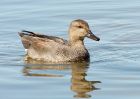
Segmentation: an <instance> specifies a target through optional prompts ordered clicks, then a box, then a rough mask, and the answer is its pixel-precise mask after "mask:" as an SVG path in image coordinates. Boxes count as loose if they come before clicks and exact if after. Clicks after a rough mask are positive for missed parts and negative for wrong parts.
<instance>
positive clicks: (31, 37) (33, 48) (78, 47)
mask: <svg viewBox="0 0 140 99" xmlns="http://www.w3.org/2000/svg"><path fill="white" fill-rule="evenodd" d="M19 35H20V37H21V41H22V43H23V46H24V48H25V50H26V51H27V54H26V59H27V60H28V59H34V60H43V61H46V62H76V61H78V62H79V61H89V53H88V50H87V49H86V48H85V46H84V42H83V41H84V38H85V37H88V38H90V39H93V40H95V41H99V40H100V38H98V37H97V36H95V35H94V34H93V33H92V32H91V30H90V28H89V25H88V23H87V22H86V21H84V20H81V19H78V20H74V21H72V22H71V24H70V27H69V40H68V41H67V40H64V39H62V38H59V37H55V36H47V35H42V34H38V33H34V32H30V31H26V30H23V31H22V32H19Z"/></svg>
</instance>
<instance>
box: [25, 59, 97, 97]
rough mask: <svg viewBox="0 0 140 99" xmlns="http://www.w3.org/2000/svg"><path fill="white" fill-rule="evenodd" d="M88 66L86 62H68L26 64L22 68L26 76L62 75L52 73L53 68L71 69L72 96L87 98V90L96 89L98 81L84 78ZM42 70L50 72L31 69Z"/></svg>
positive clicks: (88, 95) (59, 69)
mask: <svg viewBox="0 0 140 99" xmlns="http://www.w3.org/2000/svg"><path fill="white" fill-rule="evenodd" d="M88 68H89V64H88V63H87V62H83V63H71V64H70V63H69V64H63V65H62V64H61V65H60V64H59V65H56V64H55V65H54V64H49V65H41V64H40V65H31V64H30V65H26V66H25V67H24V69H23V73H24V75H26V76H46V77H63V75H60V74H54V73H55V72H53V71H55V70H57V71H61V70H62V71H63V70H70V69H71V70H72V73H71V75H72V77H71V90H72V91H74V92H75V93H76V95H74V97H79V98H89V97H91V95H90V94H88V92H91V91H93V90H97V88H96V87H95V84H96V83H100V81H88V80H86V79H85V77H86V76H87V74H86V71H87V69H88ZM36 70H38V71H44V70H50V71H52V72H53V73H52V72H51V73H46V72H45V73H38V72H37V73H36V72H33V71H36Z"/></svg>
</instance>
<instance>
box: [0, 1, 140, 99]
mask: <svg viewBox="0 0 140 99" xmlns="http://www.w3.org/2000/svg"><path fill="white" fill-rule="evenodd" d="M79 18H80V19H84V20H86V21H88V23H89V25H90V27H91V29H92V31H93V32H94V33H95V34H96V35H97V36H99V37H100V38H101V41H100V42H95V41H92V40H90V39H85V45H86V47H87V49H88V50H89V53H90V55H91V61H90V63H73V64H26V63H25V62H24V60H23V58H24V55H25V52H24V48H23V46H22V44H21V41H20V38H19V36H18V34H17V32H19V31H21V30H22V29H25V30H30V31H36V32H39V33H44V34H47V35H54V36H59V37H63V38H65V39H67V38H68V37H67V30H68V26H69V24H70V22H71V21H72V20H74V19H79ZM0 98H1V99H77V98H89V99H140V0H74V1H72V0H42V1H39V0H38V1H37V0H1V1H0Z"/></svg>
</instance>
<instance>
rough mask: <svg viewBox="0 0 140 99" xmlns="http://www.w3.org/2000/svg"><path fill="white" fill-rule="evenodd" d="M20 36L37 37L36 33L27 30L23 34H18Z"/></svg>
mask: <svg viewBox="0 0 140 99" xmlns="http://www.w3.org/2000/svg"><path fill="white" fill-rule="evenodd" d="M18 34H19V35H20V37H23V36H24V35H28V36H36V34H35V33H34V32H31V31H27V30H22V31H21V32H18Z"/></svg>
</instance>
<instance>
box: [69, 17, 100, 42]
mask: <svg viewBox="0 0 140 99" xmlns="http://www.w3.org/2000/svg"><path fill="white" fill-rule="evenodd" d="M69 36H70V41H74V42H75V41H77V40H84V38H85V37H88V38H90V39H92V40H95V41H99V40H100V38H99V37H97V36H95V35H94V34H93V33H92V32H91V30H90V28H89V25H88V23H87V22H86V21H84V20H81V19H77V20H74V21H72V22H71V24H70V28H69Z"/></svg>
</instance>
